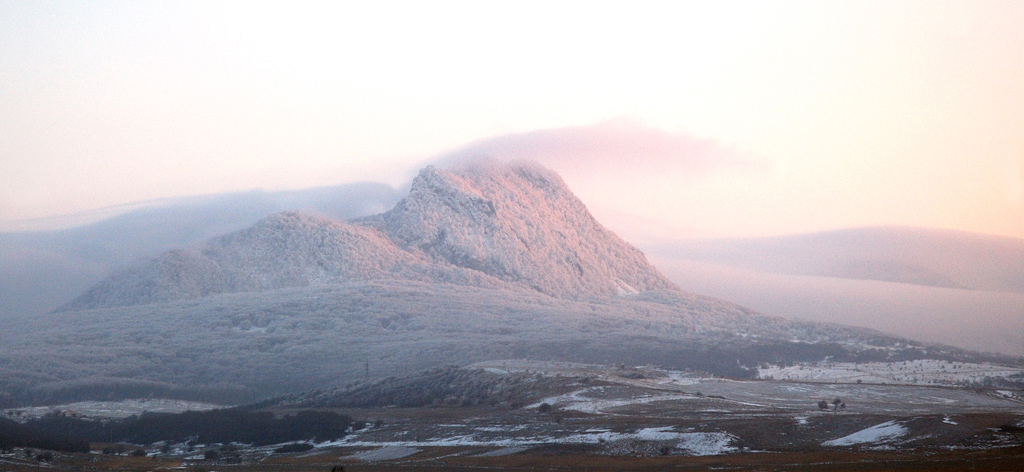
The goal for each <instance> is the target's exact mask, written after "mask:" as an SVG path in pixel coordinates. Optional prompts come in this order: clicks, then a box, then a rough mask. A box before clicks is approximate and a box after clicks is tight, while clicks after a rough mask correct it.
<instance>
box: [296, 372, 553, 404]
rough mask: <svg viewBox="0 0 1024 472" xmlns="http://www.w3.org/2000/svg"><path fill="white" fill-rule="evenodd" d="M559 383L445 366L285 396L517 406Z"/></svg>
mask: <svg viewBox="0 0 1024 472" xmlns="http://www.w3.org/2000/svg"><path fill="white" fill-rule="evenodd" d="M560 384H561V382H558V381H556V380H554V379H550V378H545V377H541V376H538V375H533V374H526V373H513V374H508V375H497V374H492V373H489V372H487V371H485V370H482V369H463V368H459V367H455V366H446V367H439V368H436V369H430V370H427V371H423V372H420V373H418V374H414V375H411V376H408V377H400V378H399V377H388V378H386V379H383V380H380V381H376V382H371V383H364V384H358V385H355V386H352V387H349V388H342V389H337V390H331V391H320V392H314V393H312V394H308V395H302V396H293V397H285V399H284V400H283V402H284V403H285V404H287V403H295V404H298V405H302V406H305V407H312V408H376V407H387V406H397V407H403V408H418V407H429V406H446V407H451V406H459V407H468V406H474V405H489V406H498V405H501V406H505V407H509V408H518V407H520V406H522V405H524V404H526V403H528V402H530V401H531V400H533V399H534V398H536V397H537V396H538V392H540V391H544V390H545V389H546V388H550V387H554V386H557V385H560Z"/></svg>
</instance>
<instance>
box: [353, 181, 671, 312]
mask: <svg viewBox="0 0 1024 472" xmlns="http://www.w3.org/2000/svg"><path fill="white" fill-rule="evenodd" d="M358 222H359V223H361V224H367V225H370V226H375V227H377V228H379V229H380V230H382V231H383V232H384V233H386V234H387V235H388V236H389V237H390V238H391V239H392V240H393V241H394V242H395V243H396V244H397V245H399V246H400V247H403V248H405V249H407V250H410V251H412V252H418V253H423V254H424V255H426V256H427V257H429V258H432V259H435V260H440V261H444V262H447V263H449V264H453V265H456V266H459V267H464V268H468V269H473V270H477V271H480V272H483V273H485V274H487V275H490V276H493V277H496V278H498V279H501V280H504V281H506V282H512V283H516V284H520V285H524V286H527V287H530V288H532V289H534V290H537V291H540V292H542V293H545V294H548V295H552V296H555V297H563V298H581V297H583V298H585V297H592V296H608V295H617V294H624V293H634V292H642V291H647V290H659V289H675V288H676V287H675V286H674V285H673V284H672V283H671V282H669V281H668V279H666V278H665V277H664V276H662V275H661V274H660V273H659V272H658V271H657V269H655V268H654V267H652V266H651V265H650V264H649V263H648V262H647V259H646V258H645V257H644V255H643V253H641V252H640V251H639V250H637V249H636V248H634V247H632V246H630V245H629V244H627V243H626V242H625V241H623V240H622V239H620V238H619V237H618V236H616V235H615V234H614V233H612V232H611V231H609V230H607V229H606V228H604V227H603V226H601V224H600V223H598V222H597V220H595V219H594V217H593V216H592V215H591V214H590V212H589V211H588V210H587V208H586V206H585V205H584V204H583V202H581V201H580V200H579V199H578V198H576V196H575V195H573V193H572V192H571V191H570V190H569V188H568V187H567V186H566V185H565V182H563V181H562V179H561V178H560V177H559V176H558V174H556V173H555V172H553V171H551V170H549V169H546V168H544V167H542V166H540V165H538V164H535V163H531V162H512V163H498V162H493V161H491V162H483V163H480V162H474V163H469V164H461V165H459V166H457V167H454V168H451V169H441V168H438V167H434V166H430V167H427V168H425V169H423V170H422V171H421V172H420V173H419V175H418V176H417V177H416V178H415V179H414V180H413V183H412V186H411V188H410V190H409V195H408V196H406V197H405V198H404V199H403V200H402V201H400V202H399V203H398V205H396V206H395V208H393V209H392V210H390V211H388V212H386V213H384V214H381V215H378V216H374V217H369V218H366V219H363V220H359V221H358Z"/></svg>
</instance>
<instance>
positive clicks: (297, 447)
mask: <svg viewBox="0 0 1024 472" xmlns="http://www.w3.org/2000/svg"><path fill="white" fill-rule="evenodd" d="M311 449H313V445H312V444H310V443H307V442H300V443H292V444H285V445H284V446H281V447H279V448H277V449H274V454H287V453H289V452H306V451H309V450H311Z"/></svg>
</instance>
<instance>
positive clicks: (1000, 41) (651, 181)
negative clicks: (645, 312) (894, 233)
mask: <svg viewBox="0 0 1024 472" xmlns="http://www.w3.org/2000/svg"><path fill="white" fill-rule="evenodd" d="M666 4H668V5H666ZM466 153H468V154H474V153H486V154H493V155H496V156H498V157H501V156H507V157H530V156H532V155H536V156H537V157H536V158H537V159H538V160H540V161H542V162H544V163H546V164H548V165H550V166H551V167H553V168H555V169H556V170H558V171H559V172H561V173H562V174H563V176H564V177H565V179H566V181H567V182H568V183H569V185H570V186H571V187H572V188H573V189H574V190H575V191H576V192H577V194H578V195H580V197H581V198H582V199H583V200H584V202H586V203H587V204H588V206H589V207H590V208H591V209H592V210H593V211H594V212H595V213H596V214H597V216H598V218H599V219H601V220H602V221H606V222H607V223H608V225H609V226H611V227H612V228H613V229H620V230H631V231H633V232H634V233H637V234H639V233H646V234H648V235H660V236H676V235H682V236H690V235H700V236H746V235H765V234H782V233H792V232H802V231H809V230H819V229H832V228H841V227H850V226H863V225H879V224H899V225H912V226H928V227H940V228H954V229H963V230H969V231H977V232H984V233H994V234H1003V235H1012V236H1016V237H1024V2H1020V1H1008V2H981V1H969V2H935V1H928V2H891V1H886V2H878V3H871V2H865V1H855V2H821V1H812V2H749V3H744V2H739V3H730V2H709V1H702V2H694V3H679V2H658V3H653V4H637V3H636V2H629V3H628V4H627V3H621V4H618V5H617V6H597V5H594V4H592V3H583V2H580V3H552V2H536V3H531V2H523V1H516V2H509V3H504V4H492V3H490V2H466V3H444V2H418V3H408V4H406V3H384V2H359V3H358V4H347V5H331V6H327V7H322V6H320V5H319V4H299V5H298V6H296V5H295V2H288V3H287V4H285V3H269V4H259V3H254V2H239V3H223V2H221V3H214V2H208V1H202V2H195V3H190V2H136V1H133V2H101V1H94V2H71V1H60V2H42V1H25V2H20V1H7V0H0V228H16V227H23V226H24V222H18V221H17V220H24V219H32V218H40V217H47V216H53V215H59V214H67V213H73V212H79V211H84V210H90V209H95V208H99V207H105V206H110V205H119V204H125V203H130V202H136V201H140V200H149V199H156V198H163V197H171V196H178V195H193V194H205V193H218V192H224V191H231V190H244V189H251V188H264V189H285V188H303V187H312V186H319V185H329V184H337V183H343V182H350V181H355V180H377V181H383V182H387V183H390V184H393V185H401V184H403V183H405V182H407V181H408V179H409V178H410V177H411V176H412V175H413V173H414V172H415V170H416V169H417V168H418V167H420V166H421V165H423V164H424V163H425V162H430V161H434V160H437V159H439V158H442V157H443V156H451V155H453V154H454V155H460V154H466Z"/></svg>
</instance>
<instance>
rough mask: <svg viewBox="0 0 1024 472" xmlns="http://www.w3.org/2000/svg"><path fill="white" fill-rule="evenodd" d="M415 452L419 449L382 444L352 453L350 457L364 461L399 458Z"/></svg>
mask: <svg viewBox="0 0 1024 472" xmlns="http://www.w3.org/2000/svg"><path fill="white" fill-rule="evenodd" d="M417 452H420V449H416V448H414V447H408V446H384V447H382V448H380V449H374V450H372V451H366V452H360V453H358V454H353V455H352V458H354V459H359V460H361V461H366V462H373V461H389V460H394V459H401V458H403V457H408V456H411V455H413V454H416V453H417Z"/></svg>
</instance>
